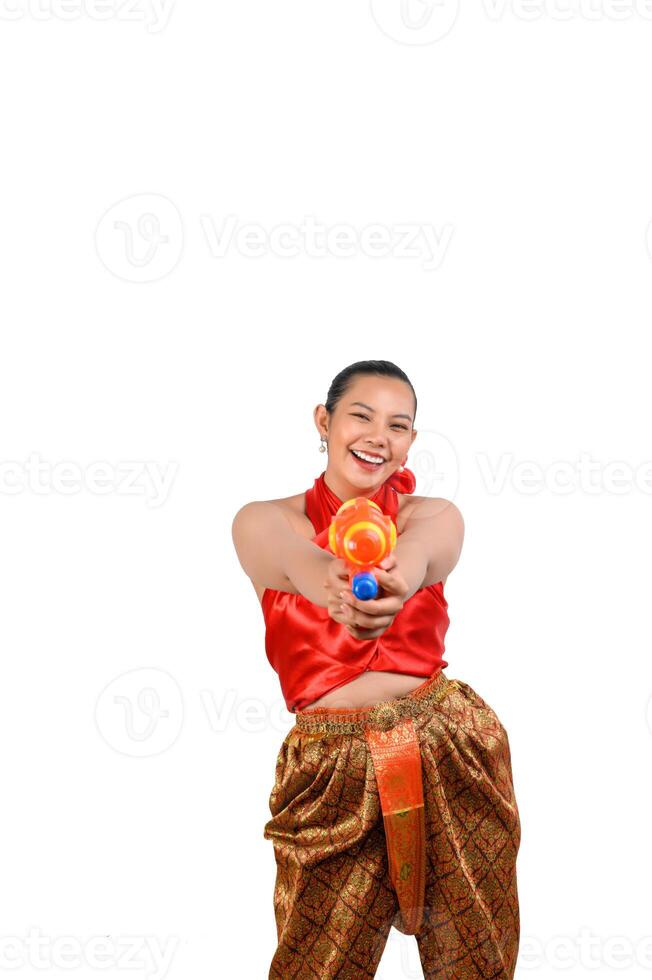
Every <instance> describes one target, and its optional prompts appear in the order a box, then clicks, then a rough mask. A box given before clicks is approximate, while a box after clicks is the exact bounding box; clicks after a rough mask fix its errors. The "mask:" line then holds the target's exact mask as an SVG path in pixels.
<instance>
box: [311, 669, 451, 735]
mask: <svg viewBox="0 0 652 980" xmlns="http://www.w3.org/2000/svg"><path fill="white" fill-rule="evenodd" d="M455 685H456V681H455V680H454V679H453V678H448V677H446V675H445V674H444V673H443V671H441V670H440V671H439V672H438V673H437V674H436V675H435V676H434V677H429V678H427V680H426V681H424V683H423V684H420V685H419V687H417V688H415V690H414V691H410V692H409V694H404V695H402V696H401V697H398V698H390V699H389V700H386V701H378V702H377V703H376V704H373V705H370V706H369V707H364V708H322V707H317V708H306V709H305V710H304V711H297V712H296V714H295V724H296V727H297V729H298V730H299V731H301V732H308V733H310V732H323V733H327V734H343V735H364V733H365V731H366V730H369V729H370V730H375V731H383V732H385V731H389V729H391V728H393V727H394V726H395V725H396V724H398V723H399V722H400V721H402V720H403V719H405V718H416V717H417V716H418V715H420V714H421V713H422V712H423V711H424V710H425V709H426V708H427V707H428V706H429V705H431V704H435V703H436V702H437V701H439V700H441V698H443V697H444V695H445V694H446V693H447V692H448V691H449V690H450V688H451V686H453V687H454V686H455Z"/></svg>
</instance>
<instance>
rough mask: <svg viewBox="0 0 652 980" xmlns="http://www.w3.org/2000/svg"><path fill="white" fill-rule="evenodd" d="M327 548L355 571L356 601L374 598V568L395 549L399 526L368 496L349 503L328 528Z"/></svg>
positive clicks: (345, 504)
mask: <svg viewBox="0 0 652 980" xmlns="http://www.w3.org/2000/svg"><path fill="white" fill-rule="evenodd" d="M328 545H329V547H330V549H331V551H332V552H333V554H334V555H335V556H336V557H337V558H343V559H344V561H345V562H346V563H347V565H348V566H349V570H350V571H351V572H353V573H354V574H353V579H352V582H351V591H352V592H353V595H354V596H355V597H356V599H365V600H366V599H375V598H376V596H377V595H378V582H377V581H376V577H375V575H374V574H373V573H372V569H373V568H374V567H375V566H377V565H379V564H380V562H381V561H382V560H383V559H384V558H387V557H388V556H389V555H391V553H392V551H393V550H394V548H395V547H396V525H395V524H394V521H393V520H392V519H391V517H388V516H387V514H383V512H382V510H381V509H380V507H379V506H378V504H376V503H374V502H373V500H369V499H368V497H352V498H351V499H350V500H346V501H345V502H344V503H343V504H342V506H341V507H340V509H339V510H338V511H337V513H336V514H334V515H333V518H332V520H331V523H330V527H329V529H328Z"/></svg>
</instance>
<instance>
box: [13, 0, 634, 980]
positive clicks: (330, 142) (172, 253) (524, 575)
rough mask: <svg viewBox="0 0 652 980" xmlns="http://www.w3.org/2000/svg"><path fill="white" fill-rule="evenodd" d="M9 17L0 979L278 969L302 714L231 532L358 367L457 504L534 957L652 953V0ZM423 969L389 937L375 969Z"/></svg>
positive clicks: (109, 10)
mask: <svg viewBox="0 0 652 980" xmlns="http://www.w3.org/2000/svg"><path fill="white" fill-rule="evenodd" d="M413 3H414V6H413V5H412V4H413ZM0 10H1V16H0V73H1V74H0V78H1V81H2V90H3V93H4V95H3V99H2V109H1V125H2V135H3V151H2V191H1V194H2V207H1V222H0V250H1V251H0V268H1V269H2V307H3V308H4V313H3V316H2V358H1V364H0V413H1V414H0V417H1V419H2V449H1V458H0V462H1V463H2V492H1V493H0V519H1V521H2V558H1V570H2V572H1V574H2V579H1V582H0V587H1V590H2V627H3V630H2V632H3V640H4V642H3V644H2V648H3V679H2V684H1V685H0V739H1V744H2V753H1V757H2V783H3V802H2V805H1V807H0V812H1V813H2V817H1V818H0V819H1V825H2V839H1V851H0V867H2V887H1V888H0V922H1V923H2V926H1V929H2V937H1V938H2V956H3V962H2V966H3V967H4V968H5V969H7V975H11V976H16V977H20V978H23V977H30V978H31V977H37V976H38V977H43V976H48V977H52V978H57V980H58V978H60V977H68V976H74V977H84V978H91V980H94V978H100V977H102V978H107V980H108V978H111V980H113V978H115V977H124V976H128V977H130V978H132V977H136V978H139V980H140V978H147V980H151V978H156V980H160V978H162V977H163V976H165V977H167V978H170V980H190V978H192V980H209V978H211V980H214V978H217V977H219V978H222V977H224V978H229V980H230V978H249V977H252V978H263V977H266V976H267V971H268V969H269V963H270V961H271V957H272V954H273V951H274V948H275V942H276V935H275V924H274V918H273V909H272V890H273V884H274V873H275V867H274V857H273V849H272V845H271V843H270V842H268V841H266V840H264V839H263V836H262V831H263V826H264V823H265V821H266V820H267V819H268V817H269V811H268V796H269V792H270V790H271V787H272V782H273V773H274V764H275V760H276V754H277V750H278V748H279V746H280V744H281V742H282V740H283V738H284V735H285V734H286V732H287V731H288V730H289V728H290V727H291V723H292V720H291V717H290V716H289V715H287V713H285V712H284V711H283V702H282V699H281V696H280V688H279V685H278V680H277V677H276V675H275V674H274V672H273V670H272V669H271V667H270V665H269V663H268V662H267V660H266V657H265V652H264V645H263V641H264V635H263V624H262V616H261V613H260V609H259V606H258V603H257V600H256V596H255V593H254V591H253V588H252V587H251V584H250V583H249V581H248V580H247V578H246V576H245V575H244V573H243V572H242V570H241V568H240V566H239V564H238V561H237V557H236V555H235V552H234V550H233V546H232V542H231V520H232V518H233V515H234V513H235V512H236V510H237V509H238V508H239V507H240V506H241V505H242V504H243V503H245V502H246V501H247V500H251V499H266V498H269V497H277V496H286V495H288V494H290V493H297V492H299V491H301V490H305V489H306V488H307V487H308V486H310V485H311V484H312V482H313V480H314V478H315V477H316V476H318V475H319V473H320V472H321V470H322V468H323V465H324V459H325V457H323V456H322V455H320V454H319V453H318V445H319V440H318V436H317V432H316V430H315V427H314V424H313V421H312V411H313V408H314V406H315V405H316V404H317V403H319V402H321V401H323V400H324V399H325V397H326V392H327V389H328V385H329V383H330V380H331V379H332V377H333V376H334V375H335V374H336V373H337V372H338V371H339V370H340V369H341V368H343V367H345V366H346V365H347V364H349V363H351V362H352V361H354V360H358V359H361V358H387V359H390V360H393V361H395V362H396V363H397V364H399V365H400V367H402V368H403V370H404V371H406V372H407V374H408V375H409V376H410V378H411V380H412V382H413V384H414V386H415V388H416V391H417V394H418V398H419V405H418V412H417V420H416V427H417V429H418V430H419V433H420V434H419V437H418V438H417V441H416V442H415V444H414V447H413V449H412V452H411V456H410V462H411V463H412V465H413V467H414V469H415V470H416V471H417V473H418V477H419V485H418V487H417V492H418V493H429V494H432V495H436V496H446V497H448V498H449V499H454V500H455V502H456V503H457V505H458V506H459V507H460V509H461V511H462V513H463V515H464V518H465V524H466V537H465V544H464V550H463V552H462V557H461V560H460V563H459V564H458V566H457V568H456V569H455V571H454V572H453V574H452V575H451V577H450V579H449V581H448V583H447V590H446V592H447V598H448V601H449V611H450V615H451V627H450V630H449V633H448V637H447V644H446V655H445V656H446V659H447V660H448V662H449V664H450V666H449V668H448V670H447V673H448V675H449V676H452V677H458V678H461V679H463V680H466V681H467V682H468V683H470V684H471V685H472V686H473V687H474V689H476V690H477V691H478V692H479V693H480V694H481V695H482V696H483V697H484V698H485V699H486V700H487V701H488V702H489V703H490V704H491V705H492V706H493V707H494V708H495V710H496V711H497V713H498V715H499V716H500V718H501V719H502V721H503V723H504V724H505V726H506V728H507V729H508V731H509V736H510V743H511V750H512V764H513V773H514V781H515V789H516V793H517V798H518V803H519V808H520V814H521V821H522V843H521V850H520V853H519V858H518V873H519V895H520V901H521V953H520V958H519V966H518V968H517V976H519V977H526V976H532V977H535V978H537V980H539V978H550V977H555V976H558V975H559V976H564V977H572V978H576V977H584V976H591V977H592V978H593V977H600V978H602V977H605V976H611V975H612V974H614V973H616V972H618V975H620V976H625V977H627V978H639V977H641V978H642V977H643V976H647V975H649V969H650V964H651V962H652V940H651V939H650V935H651V933H652V929H651V922H650V914H649V913H650V903H649V881H650V872H651V870H652V868H651V861H650V857H651V848H652V845H651V844H650V837H649V825H650V808H651V805H652V792H651V788H650V765H651V762H652V708H651V706H650V700H649V699H650V693H651V691H652V677H651V670H650V625H649V615H648V611H647V610H648V609H649V597H650V589H651V584H652V583H651V581H650V561H649V556H650V550H651V547H652V533H651V527H650V495H651V493H652V477H651V470H650V439H649V432H650V428H649V417H650V394H649V388H650V380H649V356H648V352H647V350H646V344H647V339H648V333H649V322H650V303H651V300H650V285H651V283H652V264H651V261H650V254H649V251H648V243H647V238H648V225H649V222H650V219H651V218H652V178H651V174H652V130H651V129H650V124H649V123H650V119H649V92H650V86H651V84H652V62H651V61H650V45H651V44H652V7H651V9H649V10H648V9H647V8H646V7H645V5H644V4H643V2H642V0H641V2H640V3H639V4H638V5H636V4H635V3H634V0H632V2H627V0H618V2H616V0H611V2H608V0H592V2H591V4H589V2H588V0H584V2H582V3H580V2H579V0H576V2H575V4H574V5H573V4H572V0H565V2H564V3H562V0H541V3H540V4H538V5H537V4H536V3H535V2H533V0H530V2H529V3H528V4H527V5H526V4H525V3H524V2H522V3H517V2H516V0H509V2H505V3H502V4H501V3H498V0H496V3H495V4H494V3H492V2H490V0H485V2H484V3H479V4H471V3H466V4H464V5H462V7H461V9H458V8H457V7H455V6H454V5H453V0H443V2H442V3H440V4H437V5H434V6H433V7H432V8H429V7H428V6H424V5H419V4H417V3H416V0H410V5H404V6H403V7H401V5H400V3H399V0H373V2H372V3H371V4H369V3H352V2H351V0H346V2H344V0H331V2H330V3H328V4H316V3H310V2H306V0H301V2H299V0H293V2H285V3H270V2H269V0H253V2H249V3H239V4H238V3H230V4H209V3H200V2H198V0H195V2H191V0H186V2H182V0H176V2H175V3H174V5H173V6H171V5H170V0H167V3H166V4H165V6H164V8H162V9H157V8H156V7H155V6H154V5H152V4H151V3H149V0H141V5H140V6H133V5H132V6H129V7H128V6H127V5H126V3H120V2H119V0H114V2H113V3H111V2H109V3H105V4H104V6H100V0H96V3H95V4H93V3H92V0H86V2H82V0H78V3H77V4H76V3H75V0H65V2H64V0H61V2H60V3H59V4H58V5H56V4H55V3H54V0H52V3H51V4H50V5H49V6H48V0H39V2H38V3H37V2H36V0H32V2H31V3H30V2H28V0H0ZM229 216H230V217H229ZM229 222H230V224H229ZM311 225H312V226H313V227H319V228H320V229H321V235H322V245H321V247H320V246H319V245H318V243H317V242H316V240H312V239H311V238H310V234H309V233H308V231H306V228H309V227H310V226H311ZM280 226H283V227H280ZM338 226H339V227H338ZM372 226H374V227H372ZM405 226H408V231H409V232H410V234H411V235H412V245H411V247H406V228H405ZM229 227H230V228H231V229H234V228H235V231H234V233H233V234H232V235H231V237H230V238H228V236H225V235H224V234H223V230H224V228H227V229H228V228H229ZM302 229H303V230H302ZM427 229H430V231H427ZM428 234H430V236H431V240H433V239H432V236H433V235H434V239H435V240H438V241H439V242H440V246H439V251H438V252H436V253H435V255H434V258H433V254H432V253H428V252H427V249H426V245H425V243H426V242H427V237H426V236H427V235H428ZM324 239H325V240H326V242H327V245H326V246H324V244H323V240H324ZM216 242H217V245H216ZM374 242H375V246H374ZM383 242H385V244H384V245H383ZM252 243H253V244H252ZM347 243H348V244H347ZM401 243H402V244H401ZM254 253H257V254H254ZM406 253H407V254H406ZM418 450H419V451H420V452H421V455H419V454H418V452H417V451H418ZM583 459H584V460H585V461H586V460H588V461H589V462H591V463H592V465H593V471H592V473H591V474H588V475H587V473H586V472H584V475H583V474H582V470H581V466H582V460H583ZM433 460H434V461H435V463H436V467H435V469H434V470H433V467H432V465H431V464H432V462H433ZM98 463H99V464H102V465H103V467H104V470H103V472H104V474H105V476H104V482H102V481H101V480H99V479H98V468H97V467H95V469H93V468H92V464H98ZM63 464H67V468H66V467H64V465H63ZM146 464H148V465H149V469H145V465H146ZM523 464H531V466H530V467H529V468H526V469H525V470H524V469H523ZM615 464H622V466H621V468H620V469H618V470H614V466H615ZM408 465H410V464H408ZM560 467H561V469H560ZM646 467H647V469H646ZM128 472H130V473H131V474H132V478H131V480H130V481H129V480H127V474H128ZM153 473H159V475H160V476H161V477H162V478H165V475H166V474H167V478H168V484H167V491H166V492H165V493H163V492H161V491H160V490H158V491H157V489H156V484H155V483H154V482H153V476H152V474H153ZM134 480H136V482H135V483H134ZM170 480H171V482H170ZM100 484H101V486H100ZM101 488H103V492H100V489H101ZM131 672H134V673H131ZM256 719H258V720H257V721H256ZM30 930H31V931H32V939H31V940H30V938H29V936H30ZM107 936H108V937H110V940H109V945H108V946H107V947H106V948H105V951H104V953H103V954H102V955H100V954H99V953H98V952H97V950H96V959H95V965H93V964H92V962H91V958H92V955H93V948H94V947H93V943H94V942H95V943H97V942H98V940H99V939H100V938H101V937H107ZM34 937H36V938H39V937H40V941H41V946H40V950H41V951H40V953H38V954H37V951H36V950H37V946H36V942H35V938H34ZM645 941H647V947H646V946H645V945H644V943H645ZM111 943H113V945H111ZM145 944H149V945H145ZM152 949H154V950H155V953H152V952H151V951H152ZM148 950H149V952H148ZM155 955H158V956H159V957H160V956H161V955H164V956H168V957H169V962H168V963H167V966H164V967H161V966H160V964H157V961H156V959H155V958H154V957H155ZM646 956H647V959H646V958H645V957H646ZM38 957H40V959H38ZM39 962H40V963H41V964H44V965H45V969H41V968H39V966H38V965H37V964H38V963H39ZM11 963H13V964H15V966H14V969H13V970H11V969H9V967H10V964H11ZM646 964H647V969H646ZM421 975H422V974H421V971H420V968H419V966H418V957H417V954H416V943H415V941H414V939H413V938H412V937H404V936H402V935H400V934H399V933H398V932H396V931H392V933H391V936H390V940H389V943H388V946H387V949H386V951H385V954H384V956H383V961H382V964H381V967H380V969H379V972H378V976H379V977H381V978H385V980H397V978H399V980H401V978H411V977H420V976H421Z"/></svg>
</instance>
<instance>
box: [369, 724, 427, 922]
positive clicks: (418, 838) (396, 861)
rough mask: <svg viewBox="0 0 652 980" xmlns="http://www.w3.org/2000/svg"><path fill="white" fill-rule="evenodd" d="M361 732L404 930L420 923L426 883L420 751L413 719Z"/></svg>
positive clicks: (390, 873)
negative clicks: (385, 728) (370, 764)
mask: <svg viewBox="0 0 652 980" xmlns="http://www.w3.org/2000/svg"><path fill="white" fill-rule="evenodd" d="M365 738H366V740H367V743H368V745H369V749H370V751H371V756H372V759H373V764H374V771H375V774H376V782H377V784H378V792H379V795H380V805H381V809H382V813H383V823H384V825H385V837H386V840H387V857H388V863H389V875H390V880H391V882H392V885H393V886H394V890H395V891H396V895H397V898H398V902H399V906H400V909H401V915H402V918H403V924H404V931H405V934H406V935H415V934H416V933H417V932H418V931H419V929H420V928H421V924H422V921H423V913H424V901H425V886H426V865H425V859H426V847H425V842H426V828H425V811H424V804H423V781H422V772H421V752H420V749H419V742H418V740H417V735H416V731H415V729H414V721H413V719H412V718H407V719H405V720H403V721H400V722H399V723H398V724H397V725H395V726H394V727H393V728H390V729H389V730H388V731H378V730H376V729H372V728H367V729H366V730H365Z"/></svg>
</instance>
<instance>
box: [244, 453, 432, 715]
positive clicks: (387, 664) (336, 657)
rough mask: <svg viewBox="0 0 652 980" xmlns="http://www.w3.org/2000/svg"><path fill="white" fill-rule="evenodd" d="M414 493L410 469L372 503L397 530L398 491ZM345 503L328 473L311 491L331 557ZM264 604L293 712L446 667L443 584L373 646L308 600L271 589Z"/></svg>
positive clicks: (268, 645)
mask: <svg viewBox="0 0 652 980" xmlns="http://www.w3.org/2000/svg"><path fill="white" fill-rule="evenodd" d="M415 485H416V481H415V478H414V474H413V473H412V471H411V470H409V469H407V468H404V469H403V470H400V471H397V472H396V473H393V474H392V476H391V477H390V478H389V479H388V480H387V481H386V482H385V483H384V484H383V485H382V486H381V487H380V489H379V490H378V491H377V492H376V494H375V495H374V496H373V497H371V498H370V499H371V500H373V501H374V503H376V504H378V506H379V507H380V509H381V510H382V511H383V513H384V514H388V515H389V516H390V517H391V518H392V520H393V521H394V523H396V517H397V514H398V493H397V490H398V491H400V492H401V493H413V492H414V488H415ZM342 503H343V501H341V500H339V498H338V497H337V496H336V495H335V494H334V493H333V491H332V490H331V489H330V488H329V487H328V485H327V483H326V481H325V480H324V473H322V474H321V475H320V476H319V477H317V479H316V480H315V482H314V485H313V486H312V488H311V489H310V490H307V491H306V497H305V511H306V515H307V517H308V518H309V519H310V522H311V523H312V526H313V529H314V531H315V535H314V537H312V538H311V540H312V541H313V542H314V543H315V544H317V545H319V547H321V548H324V549H325V550H326V551H328V552H329V553H330V554H332V551H331V549H330V547H329V545H328V528H329V526H330V522H331V518H332V517H333V515H334V514H335V513H336V512H337V510H338V508H339V507H340V505H341V504H342ZM397 530H398V529H397ZM399 537H400V535H399ZM261 604H262V609H263V616H264V619H265V650H266V653H267V658H268V660H269V662H270V664H271V665H272V667H273V668H274V670H275V671H276V672H277V674H278V677H279V682H280V685H281V691H282V692H283V697H284V699H285V703H286V706H287V709H288V711H291V712H297V711H301V710H303V708H305V707H306V706H307V705H309V704H311V703H312V702H313V701H316V700H317V699H318V698H320V697H322V695H324V694H326V693H328V692H329V691H332V690H334V689H335V688H337V687H340V686H341V685H342V684H346V683H347V682H348V681H351V680H353V678H354V677H357V676H358V675H359V674H362V673H364V671H366V670H387V671H391V672H392V673H398V674H413V675H414V676H416V677H430V675H431V674H433V673H434V672H435V671H436V670H437V668H442V669H443V668H444V667H447V666H448V663H447V661H445V660H444V659H443V653H444V639H445V636H446V631H447V629H448V626H449V622H450V621H449V618H448V611H447V610H448V602H447V601H446V599H445V598H444V586H443V583H442V582H437V583H436V584H433V585H427V586H425V587H423V588H421V589H419V590H418V591H417V592H415V593H414V595H412V596H410V598H409V599H408V600H407V602H405V603H404V605H403V608H402V609H401V610H400V611H399V612H398V613H397V615H396V617H395V618H394V621H393V623H392V624H391V626H389V627H388V629H386V630H385V632H384V633H383V634H382V635H381V636H377V637H374V638H372V639H369V640H358V639H356V638H355V637H354V636H351V634H350V633H349V631H348V630H347V629H346V627H345V626H343V625H342V624H341V623H336V622H335V620H334V619H332V618H331V616H330V615H329V612H328V609H327V608H325V607H324V606H317V605H315V603H313V602H311V601H310V600H309V599H307V598H306V597H305V596H303V595H300V594H297V593H294V592H283V591H282V590H279V589H265V591H264V593H263V596H262V601H261Z"/></svg>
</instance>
